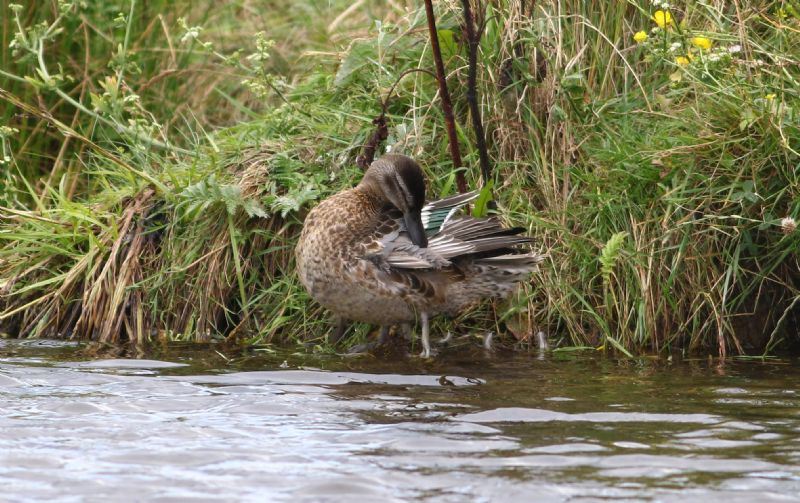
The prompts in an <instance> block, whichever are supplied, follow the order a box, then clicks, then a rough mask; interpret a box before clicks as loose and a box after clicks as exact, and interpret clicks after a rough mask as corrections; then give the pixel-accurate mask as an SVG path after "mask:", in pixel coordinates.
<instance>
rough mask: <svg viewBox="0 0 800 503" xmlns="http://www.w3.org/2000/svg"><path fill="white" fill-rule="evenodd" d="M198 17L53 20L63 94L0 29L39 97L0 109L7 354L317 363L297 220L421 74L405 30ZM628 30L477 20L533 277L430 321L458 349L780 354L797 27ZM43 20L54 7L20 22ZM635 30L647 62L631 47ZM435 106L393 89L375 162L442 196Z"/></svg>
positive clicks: (314, 316) (790, 5)
mask: <svg viewBox="0 0 800 503" xmlns="http://www.w3.org/2000/svg"><path fill="white" fill-rule="evenodd" d="M199 4H200V5H201V6H200V7H198V2H193V3H192V5H191V8H190V4H189V2H185V3H183V2H178V3H168V2H147V3H141V4H140V3H136V4H134V5H133V7H134V9H133V15H132V16H131V15H130V12H131V3H130V2H105V3H102V7H101V6H95V5H94V3H93V4H92V5H93V6H92V7H90V8H87V9H76V8H74V7H73V8H72V9H69V10H66V11H65V14H64V17H63V18H62V20H61V21H60V26H61V27H63V29H64V31H63V32H61V33H58V34H56V35H54V36H53V37H52V38H50V39H48V40H46V41H45V43H44V45H43V51H42V54H43V62H44V65H45V66H46V67H47V68H48V70H49V72H50V73H51V74H52V75H55V74H56V73H63V74H64V75H71V76H72V77H73V79H71V80H64V81H63V82H60V81H58V82H46V81H44V80H45V79H43V78H42V74H41V66H42V64H41V63H40V62H39V61H37V60H36V58H32V57H28V58H24V57H23V58H22V59H21V60H19V59H17V58H16V57H15V56H13V55H12V54H11V51H9V50H7V49H6V47H8V42H9V41H10V40H11V39H12V38H13V36H14V33H15V31H16V28H15V26H14V23H13V17H12V16H6V15H4V16H3V17H2V30H3V32H2V33H3V41H4V45H3V47H4V48H3V50H2V51H0V63H1V64H2V66H0V69H2V70H3V71H4V72H5V74H11V75H14V76H18V77H22V76H31V77H34V78H36V79H38V80H39V83H38V84H36V83H34V84H35V85H34V84H31V83H30V82H22V81H18V80H16V79H6V80H4V81H3V82H8V84H6V83H4V84H2V86H0V87H2V89H4V91H5V93H4V99H5V101H6V103H7V104H9V105H10V106H7V107H5V108H4V109H3V111H2V115H0V119H1V120H2V121H3V122H2V124H4V125H6V126H8V127H13V128H15V129H16V130H17V132H13V131H11V130H9V131H7V132H6V133H4V134H5V136H4V137H3V139H2V141H3V145H4V148H5V149H6V151H7V152H8V153H9V157H10V158H11V160H10V161H9V162H8V163H7V164H6V166H4V168H8V169H4V171H3V172H4V176H5V179H2V178H0V183H4V185H3V187H2V191H0V206H2V209H0V214H2V217H3V223H2V224H0V309H1V310H2V314H0V327H3V330H4V331H5V332H7V333H10V334H13V335H19V336H24V337H35V336H48V337H87V338H92V339H95V340H100V341H106V342H116V341H119V340H133V341H143V340H148V339H159V338H164V339H188V340H200V341H204V340H210V339H211V340H218V339H222V338H227V339H228V340H236V341H243V342H245V343H252V344H259V343H264V342H272V341H284V342H292V343H301V342H302V341H309V342H310V343H312V344H318V346H317V348H318V350H322V351H327V350H330V348H327V347H326V346H325V345H324V344H323V343H322V341H323V340H324V335H325V334H326V333H327V332H328V331H329V330H330V325H329V323H328V321H327V319H326V315H325V314H324V312H323V311H322V310H321V309H320V308H319V307H318V306H316V305H314V304H313V303H312V302H311V301H310V300H309V298H308V296H307V295H306V294H305V292H304V291H303V290H302V288H301V286H300V285H299V282H298V280H297V278H296V277H295V275H294V273H293V256H292V250H293V246H294V239H295V237H296V236H297V232H298V230H299V229H300V228H301V223H302V218H303V215H304V213H305V211H307V209H308V208H309V207H311V206H313V204H315V202H316V201H318V200H320V199H321V198H323V197H325V196H327V195H329V194H331V193H334V192H336V191H338V190H340V189H341V188H343V187H346V186H350V185H352V184H353V183H355V182H356V181H357V180H358V178H359V176H360V172H359V170H358V169H357V168H356V167H355V164H354V160H355V157H356V156H357V155H358V153H359V152H360V148H361V146H362V145H363V143H364V142H365V141H366V139H367V137H368V136H369V134H370V133H371V128H372V124H371V121H372V119H373V118H374V117H376V116H377V115H378V114H379V113H380V104H379V103H380V100H382V99H384V98H385V94H386V93H387V92H388V90H389V89H390V88H391V86H392V85H393V84H394V82H395V81H396V79H397V77H398V76H399V75H400V74H401V73H402V72H403V71H405V70H408V69H411V68H417V67H421V68H426V69H427V68H432V61H431V56H430V46H429V43H428V40H427V38H426V36H427V30H426V25H425V17H424V12H423V10H421V9H420V7H421V5H416V4H415V3H412V2H407V3H405V4H403V3H400V4H390V5H389V6H387V5H386V4H385V3H383V2H377V1H375V2H373V1H365V2H357V3H356V4H355V7H353V9H352V10H351V11H349V12H345V10H346V9H347V8H348V7H349V6H350V5H351V3H350V2H344V1H341V2H340V1H333V2H323V3H322V4H324V5H323V7H317V5H318V4H319V3H318V2H306V3H304V2H284V1H282V0H272V1H262V2H247V3H244V2H235V1H234V2H230V3H226V4H225V5H224V6H216V3H213V2H208V3H203V2H200V3H199ZM0 6H2V8H3V9H4V10H3V12H4V13H5V12H9V10H8V5H7V4H5V3H2V4H0ZM437 7H438V8H439V11H438V20H437V22H438V27H439V30H440V42H441V45H442V48H443V53H444V55H445V58H446V59H447V61H446V64H447V68H448V71H449V72H450V75H449V77H448V79H449V86H450V89H451V93H452V94H453V101H454V105H455V112H456V118H457V121H458V123H459V128H460V129H459V135H460V140H461V149H462V152H463V153H464V154H463V155H464V158H465V163H466V165H467V170H466V175H467V181H468V183H469V184H470V185H471V186H473V187H475V186H480V185H481V183H482V181H481V180H480V179H479V170H478V167H477V159H478V156H477V152H475V151H474V149H473V147H472V145H474V141H473V138H472V135H473V132H472V131H471V128H470V127H469V126H468V125H469V124H470V121H469V116H468V115H467V114H468V109H467V106H466V99H465V93H466V90H465V89H464V86H465V83H466V73H467V72H466V68H465V61H466V47H465V45H464V44H463V43H462V41H461V34H460V27H459V23H460V12H459V11H458V10H452V11H451V10H449V9H450V7H449V4H448V6H445V4H442V3H438V2H437ZM455 7H456V6H455V3H453V8H454V9H455ZM654 10H655V8H654V7H652V6H651V5H650V4H649V3H648V2H644V1H642V2H634V1H631V2H627V3H624V2H611V3H608V4H602V5H593V4H591V3H586V2H581V1H578V0H560V1H559V0H548V1H545V2H521V1H518V0H514V1H511V0H509V1H505V2H499V3H493V4H492V6H491V7H488V8H487V12H486V14H485V19H486V27H485V33H484V36H483V39H482V41H481V48H480V49H481V53H480V56H479V58H480V70H479V95H480V103H481V107H482V114H483V119H484V122H485V127H486V130H487V138H488V143H489V148H490V156H491V159H492V163H493V166H494V180H493V183H494V187H495V189H496V190H495V197H496V200H497V203H498V207H499V211H500V212H501V214H502V215H504V217H505V218H507V219H508V220H509V221H510V222H511V223H514V224H517V225H524V226H526V227H527V228H528V229H529V230H530V233H531V234H532V235H533V236H535V237H536V239H537V242H538V243H539V246H540V247H541V249H542V250H545V251H547V253H548V254H549V259H548V261H547V263H546V264H545V266H544V267H543V268H542V270H541V272H540V273H537V274H536V275H534V277H533V278H532V280H531V282H530V283H529V284H526V285H524V286H523V288H522V289H521V290H520V293H519V294H518V295H516V296H514V297H513V298H512V299H510V300H509V301H507V302H504V303H501V304H499V305H496V306H484V307H482V308H480V309H476V310H473V311H471V312H469V313H466V314H465V315H464V316H462V317H461V318H460V319H459V320H456V324H457V327H456V328H457V329H458V330H459V331H462V332H469V331H472V330H486V329H490V330H496V331H499V332H500V333H502V334H506V335H507V336H508V337H507V339H508V340H517V339H518V340H521V341H523V342H524V343H527V342H528V341H529V340H530V338H531V336H532V335H533V334H535V333H536V332H538V331H544V332H545V333H547V334H548V335H549V336H550V338H551V340H552V341H553V342H554V343H555V344H556V345H561V346H564V347H579V346H591V347H600V348H604V349H606V350H608V351H617V352H621V353H625V354H632V353H644V352H663V351H674V350H685V351H701V350H702V351H706V350H707V351H711V352H714V353H718V354H721V355H725V354H732V353H733V354H735V353H748V352H750V353H752V352H761V351H765V350H766V351H774V350H776V349H779V348H781V347H785V346H787V345H789V346H791V345H793V344H794V345H796V344H797V342H798V340H797V336H796V333H797V328H796V327H797V322H798V318H800V309H799V308H798V307H799V306H800V301H798V299H800V287H798V285H800V272H798V270H800V268H799V267H798V252H797V250H798V248H800V232H798V231H796V230H792V229H791V224H790V223H789V221H788V220H786V219H788V218H792V219H794V220H797V219H800V195H798V194H799V192H800V184H799V182H798V178H800V171H798V169H799V168H798V166H800V155H799V154H798V149H799V148H800V116H798V114H800V112H798V110H799V109H800V97H799V96H798V93H800V91H798V89H800V87H798V85H797V81H798V79H800V70H798V67H797V65H794V64H792V62H796V61H797V60H798V59H800V37H798V36H797V35H798V31H800V14H798V12H800V6H798V5H797V4H796V2H791V1H783V2H781V1H764V2H755V3H754V5H750V6H745V7H741V6H740V8H739V9H736V8H735V7H734V6H729V5H728V3H727V2H721V1H719V2H704V3H700V2H694V1H689V2H686V3H685V4H681V5H680V6H676V7H674V8H673V10H672V16H673V17H674V19H675V23H674V24H673V25H672V26H671V27H669V29H666V30H665V29H659V30H655V31H651V29H652V28H653V27H654V26H655V23H654V22H653V21H652V20H651V16H652V14H653V12H654ZM120 12H122V13H124V16H123V17H121V18H119V21H117V22H116V24H115V23H114V22H111V21H110V20H111V19H115V18H117V17H118V14H119V13H120ZM57 13H58V4H56V3H53V4H47V7H40V8H34V7H29V8H27V9H23V12H22V13H21V15H20V19H21V22H22V23H23V25H24V26H32V25H34V24H35V23H36V22H39V21H41V20H46V21H47V22H49V23H52V21H53V20H54V19H55V18H56V17H57V15H58V14H57ZM343 13H344V14H343ZM182 17H183V18H186V20H185V23H180V22H179V21H178V20H179V18H182ZM306 19H310V20H311V21H310V22H306V21H305V20H306ZM194 27H202V29H201V30H195V29H194ZM187 30H188V31H189V32H190V33H191V34H192V35H196V37H194V38H193V37H191V36H188V37H187V36H185V35H186V33H187ZM640 30H642V31H645V32H646V33H647V34H648V35H649V38H648V39H647V40H646V41H645V42H644V43H641V44H637V43H636V42H635V41H634V40H633V34H634V33H636V32H638V31H640ZM262 31H263V32H264V34H263V35H261V36H259V35H258V32H262ZM126 34H127V35H126ZM697 36H703V37H706V38H708V39H709V40H711V41H712V46H711V48H710V49H700V48H698V47H696V46H695V45H694V44H693V43H692V38H693V37H697ZM181 39H185V40H184V42H181ZM126 40H127V45H126ZM268 41H273V42H268ZM120 44H121V45H122V47H123V51H122V53H121V55H120V54H118V55H117V56H114V54H115V53H116V52H117V49H116V48H117V47H118V46H119V45H120ZM126 46H127V49H124V48H125V47H126ZM236 51H239V52H240V55H239V56H236V55H235V53H236ZM23 53H24V51H23ZM20 55H22V56H24V54H18V56H20ZM679 57H684V58H686V60H685V61H683V60H677V59H676V58H679ZM690 57H691V58H690ZM679 61H680V62H685V63H687V64H685V65H683V64H679ZM109 63H111V64H110V66H109ZM134 63H135V66H134ZM37 67H38V68H39V72H38V73H37V71H36V70H37ZM59 68H61V70H59ZM110 77H113V79H109V78H110ZM101 83H103V84H102V85H101ZM104 86H105V87H104ZM92 94H93V95H94V98H92ZM134 95H135V96H137V97H138V98H134V97H133V96H134ZM436 96H437V88H436V85H435V82H433V79H431V78H430V77H429V76H428V75H425V74H421V73H413V74H410V75H407V76H405V77H404V78H403V80H402V81H401V83H400V85H398V87H397V88H396V91H395V93H394V95H393V96H392V98H391V100H390V101H389V107H388V112H389V120H390V134H389V138H388V140H387V145H386V146H388V147H390V148H391V149H392V150H393V151H399V152H404V153H407V154H409V155H412V156H414V157H416V158H417V159H419V160H420V162H421V163H422V165H423V166H424V168H425V170H426V174H427V175H428V179H429V181H430V182H431V185H432V190H431V192H432V193H440V194H441V193H448V192H452V191H453V190H454V189H453V168H454V167H453V166H452V164H451V163H450V162H449V157H448V156H449V154H448V149H447V144H446V134H445V131H444V124H443V119H442V114H441V111H440V108H439V106H438V100H437V97H436ZM70 101H72V102H73V103H70ZM74 102H78V103H77V104H78V105H79V106H76V103H74ZM82 108H83V110H82ZM46 114H50V115H51V116H52V117H54V118H55V119H57V120H58V121H59V122H60V124H61V125H60V126H59V125H57V124H54V122H53V120H50V119H49V118H48V116H47V115H46ZM65 131H66V132H68V134H67V135H66V136H65V134H64V132H65ZM443 323H444V322H442V323H440V324H439V326H438V328H439V329H444V327H445V325H444V324H443ZM366 331H367V327H364V326H358V327H356V329H355V330H354V331H353V336H354V338H361V337H363V336H365V335H366Z"/></svg>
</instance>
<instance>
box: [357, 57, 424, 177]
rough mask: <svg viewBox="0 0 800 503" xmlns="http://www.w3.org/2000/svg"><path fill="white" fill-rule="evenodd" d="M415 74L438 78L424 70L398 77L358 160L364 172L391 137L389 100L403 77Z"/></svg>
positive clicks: (376, 118) (358, 164)
mask: <svg viewBox="0 0 800 503" xmlns="http://www.w3.org/2000/svg"><path fill="white" fill-rule="evenodd" d="M414 72H420V73H427V74H428V75H430V76H431V77H433V78H436V74H434V73H433V72H431V71H428V70H426V69H424V68H410V69H408V70H406V71H404V72H403V73H401V74H400V75H399V76H398V77H397V79H396V80H395V81H394V84H392V87H391V88H390V89H389V93H388V94H387V95H386V99H384V100H383V102H381V114H380V115H379V116H377V117H375V118H374V119H372V123H373V124H374V125H375V130H374V131H373V132H372V134H371V135H369V139H368V140H367V143H365V144H364V148H363V149H362V150H361V153H360V154H359V155H358V157H357V158H356V165H357V166H358V167H359V168H361V169H363V170H366V169H367V168H369V165H370V164H372V161H373V160H375V152H376V151H377V150H378V146H379V145H380V143H381V142H382V141H383V140H385V139H386V138H388V137H389V127H388V126H387V125H386V110H387V107H388V106H389V100H390V99H391V97H392V93H394V90H395V88H396V87H397V84H399V83H400V81H401V80H403V77H405V76H406V75H408V74H409V73H414Z"/></svg>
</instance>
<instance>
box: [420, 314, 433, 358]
mask: <svg viewBox="0 0 800 503" xmlns="http://www.w3.org/2000/svg"><path fill="white" fill-rule="evenodd" d="M419 319H420V323H422V353H421V354H420V356H421V357H423V358H430V357H431V334H430V331H431V327H430V323H429V322H428V313H427V312H425V311H422V312H421V313H420V315H419Z"/></svg>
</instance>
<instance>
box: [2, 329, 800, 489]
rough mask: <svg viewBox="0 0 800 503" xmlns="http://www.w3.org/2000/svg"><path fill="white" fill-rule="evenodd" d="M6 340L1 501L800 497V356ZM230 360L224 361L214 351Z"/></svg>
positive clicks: (3, 344) (3, 379)
mask: <svg viewBox="0 0 800 503" xmlns="http://www.w3.org/2000/svg"><path fill="white" fill-rule="evenodd" d="M76 349H78V348H76V347H75V346H70V345H65V344H64V343H53V342H47V341H0V486H2V487H3V496H2V498H0V499H3V501H6V500H8V501H30V500H52V501H85V500H91V501H95V500H104V501H132V500H147V501H204V500H229V501H234V500H238V501H292V502H300V501H337V502H338V501H369V502H373V501H435V502H461V501H492V502H494V501H514V502H517V501H571V502H572V501H580V502H584V501H606V500H624V501H642V500H645V501H689V500H699V499H703V500H705V501H709V502H711V501H725V502H726V503H727V502H730V501H773V500H774V501H798V494H800V369H799V368H798V366H797V365H796V362H792V361H777V360H776V361H771V362H767V363H764V362H758V363H756V362H730V363H727V364H726V365H725V366H724V367H709V366H708V364H707V363H706V362H704V361H702V362H685V363H680V364H677V363H675V364H669V363H666V362H664V361H663V360H652V359H642V360H635V361H631V360H610V359H603V358H599V357H597V356H596V355H586V356H574V355H573V356H558V355H552V356H548V357H546V358H544V359H536V358H532V357H529V356H525V355H516V356H513V357H507V358H500V357H488V356H486V355H483V354H465V353H464V352H460V353H459V354H454V355H452V356H449V357H448V356H447V355H445V356H443V357H442V358H441V359H440V360H437V361H435V362H424V361H420V360H418V359H411V360H404V361H380V360H375V359H371V358H364V359H357V360H352V359H348V360H342V359H335V358H329V359H316V360H310V359H309V357H307V356H301V355H281V356H280V357H277V356H273V357H268V356H267V357H265V356H237V357H235V358H232V359H229V358H231V356H230V355H228V356H226V357H223V356H221V355H217V354H216V353H215V352H214V351H212V350H209V349H208V348H207V347H206V348H197V347H193V348H188V349H187V348H185V347H184V348H183V349H173V350H171V351H167V352H166V353H165V354H161V355H157V358H154V359H152V360H95V361H80V358H79V355H78V353H76ZM215 355H217V356H215Z"/></svg>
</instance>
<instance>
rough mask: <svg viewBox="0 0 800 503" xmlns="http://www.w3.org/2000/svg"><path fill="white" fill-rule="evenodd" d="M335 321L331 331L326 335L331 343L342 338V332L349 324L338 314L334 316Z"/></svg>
mask: <svg viewBox="0 0 800 503" xmlns="http://www.w3.org/2000/svg"><path fill="white" fill-rule="evenodd" d="M335 322H336V325H335V327H334V329H333V333H332V334H331V335H330V336H329V337H328V342H330V343H331V344H336V343H338V342H339V341H340V340H341V339H342V336H343V335H344V333H345V332H346V331H347V327H349V326H350V324H349V323H348V322H347V320H346V319H344V318H341V317H339V316H337V317H336V320H335Z"/></svg>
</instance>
